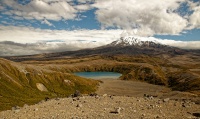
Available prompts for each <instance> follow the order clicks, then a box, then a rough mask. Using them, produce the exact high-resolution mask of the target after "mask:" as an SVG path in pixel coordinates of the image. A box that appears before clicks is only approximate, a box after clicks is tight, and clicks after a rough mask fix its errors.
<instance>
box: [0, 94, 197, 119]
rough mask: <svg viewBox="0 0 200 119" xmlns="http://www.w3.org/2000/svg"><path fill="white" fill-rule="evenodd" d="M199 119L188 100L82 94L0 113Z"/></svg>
mask: <svg viewBox="0 0 200 119" xmlns="http://www.w3.org/2000/svg"><path fill="white" fill-rule="evenodd" d="M86 118H89V119H97V118H100V119H157V118H158V119H159V118H160V119H200V105H199V104H195V103H194V102H192V101H190V100H171V99H170V98H165V99H158V98H155V97H153V96H150V95H145V96H144V97H128V96H111V95H107V94H104V95H101V96H99V95H85V96H80V97H69V98H56V99H50V100H47V101H41V102H40V103H38V104H35V105H31V106H28V105H24V107H13V108H12V110H7V111H3V112H0V119H86Z"/></svg>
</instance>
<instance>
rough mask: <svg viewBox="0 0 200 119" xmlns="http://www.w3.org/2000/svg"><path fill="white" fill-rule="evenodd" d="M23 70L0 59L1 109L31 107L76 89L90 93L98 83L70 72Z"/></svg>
mask: <svg viewBox="0 0 200 119" xmlns="http://www.w3.org/2000/svg"><path fill="white" fill-rule="evenodd" d="M23 70H24V71H26V72H20V70H19V69H18V68H17V67H16V66H13V65H12V62H10V61H7V60H4V59H1V60H0V87H1V88H0V104H1V106H0V110H5V109H11V107H12V106H15V105H18V106H23V105H24V104H34V103H37V102H39V101H41V100H44V99H45V97H48V98H55V97H66V96H69V95H70V94H73V93H74V92H75V90H79V91H80V92H81V93H91V92H94V91H95V90H96V88H97V85H98V81H95V80H90V79H84V78H81V77H77V76H74V75H72V74H69V73H60V72H55V71H51V72H45V71H38V70H36V69H32V68H27V67H26V68H25V69H23ZM23 70H21V71H23ZM65 81H68V82H65ZM36 83H41V84H43V85H44V86H45V87H46V88H47V90H48V92H42V91H39V90H38V89H37V87H36Z"/></svg>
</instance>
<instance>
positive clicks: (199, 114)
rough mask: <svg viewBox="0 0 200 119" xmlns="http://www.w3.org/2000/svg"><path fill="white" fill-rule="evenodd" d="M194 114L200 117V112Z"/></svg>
mask: <svg viewBox="0 0 200 119" xmlns="http://www.w3.org/2000/svg"><path fill="white" fill-rule="evenodd" d="M192 115H193V116H195V117H200V112H196V113H193V114H192Z"/></svg>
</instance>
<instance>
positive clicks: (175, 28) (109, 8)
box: [0, 0, 200, 55]
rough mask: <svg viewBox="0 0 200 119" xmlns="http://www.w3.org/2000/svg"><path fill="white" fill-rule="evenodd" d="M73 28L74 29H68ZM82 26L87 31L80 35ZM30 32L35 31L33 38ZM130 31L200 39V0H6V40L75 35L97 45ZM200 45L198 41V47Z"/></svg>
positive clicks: (0, 19)
mask: <svg viewBox="0 0 200 119" xmlns="http://www.w3.org/2000/svg"><path fill="white" fill-rule="evenodd" d="M72 31H73V35H69V36H66V35H65V34H69V33H71V32H72ZM81 32H84V33H86V34H85V36H84V35H81V36H82V38H79V37H78V36H80V34H82V33H81ZM41 33H42V34H43V35H41ZM10 34H12V35H10ZM29 34H34V37H33V38H30V37H29ZM124 34H126V36H128V35H131V36H138V37H145V38H146V37H153V38H155V39H159V40H161V42H162V40H165V41H163V42H165V43H167V44H172V45H173V44H174V43H176V42H174V41H183V42H188V43H191V42H192V41H200V1H199V0H170V1H169V0H162V1H161V0H152V1H151V2H149V0H143V1H140V0H17V1H16V0H1V1H0V37H1V39H0V42H4V43H5V41H12V42H14V43H38V42H46V41H63V42H65V43H68V44H70V43H71V42H72V41H73V42H74V41H87V42H86V43H88V42H90V41H91V42H93V41H95V42H96V43H99V44H98V45H95V46H100V45H104V44H107V43H110V42H111V41H114V40H117V39H119V38H120V37H121V36H124ZM104 36H105V37H104ZM67 37H68V38H67ZM72 39H73V40H72ZM166 40H168V41H169V42H166ZM172 41H173V42H172ZM81 43H83V42H81ZM179 43H180V42H179ZM196 43H197V42H196ZM92 45H94V44H92ZM189 45H191V44H188V45H187V47H189ZM199 45H200V44H196V46H195V48H198V47H200V46H199ZM184 47H185V46H184ZM190 47H191V46H190ZM47 49H48V48H47ZM4 50H5V49H4ZM10 50H11V49H10ZM63 50H65V49H63ZM5 52H6V51H5ZM0 55H1V54H0Z"/></svg>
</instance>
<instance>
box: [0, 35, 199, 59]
mask: <svg viewBox="0 0 200 119" xmlns="http://www.w3.org/2000/svg"><path fill="white" fill-rule="evenodd" d="M188 53H189V54H194V55H198V56H200V50H184V49H180V48H177V47H172V46H168V45H164V44H161V43H159V42H158V41H156V40H152V39H150V38H149V39H148V38H137V37H134V36H127V37H121V38H119V39H118V40H116V41H113V42H112V43H110V44H108V45H105V46H101V47H97V48H88V49H82V50H77V51H64V52H55V53H43V54H35V55H26V56H7V57H3V58H6V59H9V60H12V61H27V60H50V59H60V58H66V57H81V56H93V55H111V56H115V55H121V54H123V55H132V56H137V55H149V56H162V55H164V54H165V55H170V56H175V55H184V54H188Z"/></svg>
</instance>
